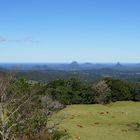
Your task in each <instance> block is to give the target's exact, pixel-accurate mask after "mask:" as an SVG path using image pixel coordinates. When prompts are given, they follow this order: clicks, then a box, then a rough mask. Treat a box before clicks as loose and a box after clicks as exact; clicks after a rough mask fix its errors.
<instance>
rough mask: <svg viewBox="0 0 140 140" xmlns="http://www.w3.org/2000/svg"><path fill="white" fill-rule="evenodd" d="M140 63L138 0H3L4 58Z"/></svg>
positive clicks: (0, 57) (0, 48)
mask: <svg viewBox="0 0 140 140" xmlns="http://www.w3.org/2000/svg"><path fill="white" fill-rule="evenodd" d="M71 61H78V62H99V63H105V62H108V63H110V62H118V61H119V62H124V63H139V62H140V1H139V0H0V62H1V63H5V62H7V63H19V62H20V63H31V62H32V63H48V62H71Z"/></svg>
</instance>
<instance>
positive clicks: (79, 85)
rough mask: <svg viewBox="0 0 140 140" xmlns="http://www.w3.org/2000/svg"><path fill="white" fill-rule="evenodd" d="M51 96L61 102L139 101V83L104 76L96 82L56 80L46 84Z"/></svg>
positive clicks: (103, 102)
mask: <svg viewBox="0 0 140 140" xmlns="http://www.w3.org/2000/svg"><path fill="white" fill-rule="evenodd" d="M45 90H46V92H47V94H48V95H49V96H51V98H53V99H55V100H58V101H60V102H61V103H63V104H66V105H67V104H94V103H101V104H105V103H109V102H115V101H129V100H132V101H140V84H138V83H129V82H126V81H122V80H117V79H112V78H104V79H102V80H101V81H99V82H97V83H96V84H91V83H84V82H80V81H79V80H77V79H74V78H73V79H69V80H56V81H53V82H50V83H48V84H47V85H46V89H45Z"/></svg>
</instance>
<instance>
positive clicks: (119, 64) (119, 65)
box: [114, 62, 123, 69]
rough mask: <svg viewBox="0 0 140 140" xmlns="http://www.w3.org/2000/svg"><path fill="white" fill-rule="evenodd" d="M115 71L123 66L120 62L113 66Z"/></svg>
mask: <svg viewBox="0 0 140 140" xmlns="http://www.w3.org/2000/svg"><path fill="white" fill-rule="evenodd" d="M114 68H115V69H122V68H123V65H122V64H121V63H120V62H117V64H116V65H115V66H114Z"/></svg>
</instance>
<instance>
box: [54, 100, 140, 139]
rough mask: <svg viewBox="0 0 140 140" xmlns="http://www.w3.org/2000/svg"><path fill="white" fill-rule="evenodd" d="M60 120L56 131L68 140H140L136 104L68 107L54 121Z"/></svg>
mask: <svg viewBox="0 0 140 140" xmlns="http://www.w3.org/2000/svg"><path fill="white" fill-rule="evenodd" d="M62 116H65V119H64V120H63V121H62V123H61V125H59V126H58V129H59V130H63V131H65V132H67V133H68V134H69V136H70V137H69V138H68V140H140V129H139V128H137V123H138V122H140V103H136V102H116V103H111V104H109V105H70V106H67V108H65V109H64V110H62V111H61V112H59V113H58V114H57V115H56V116H55V118H59V117H62ZM64 139H66V138H64Z"/></svg>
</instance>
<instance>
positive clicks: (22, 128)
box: [0, 76, 48, 140]
mask: <svg viewBox="0 0 140 140" xmlns="http://www.w3.org/2000/svg"><path fill="white" fill-rule="evenodd" d="M38 93H39V91H38V89H36V88H35V86H33V85H30V84H29V83H28V82H27V81H25V80H20V81H17V80H15V79H14V78H13V76H1V77H0V139H1V140H14V139H15V138H16V137H19V136H21V135H24V134H29V133H36V132H39V131H40V130H41V129H42V128H44V127H46V125H47V120H48V116H47V114H46V112H48V110H47V111H46V110H45V109H43V107H42V105H41V103H40V104H37V102H38V100H36V95H37V94H38ZM38 103H39V102H38Z"/></svg>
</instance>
